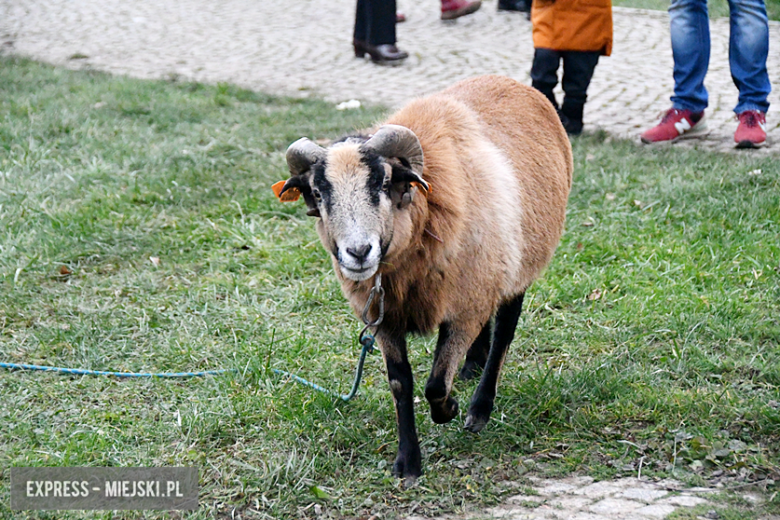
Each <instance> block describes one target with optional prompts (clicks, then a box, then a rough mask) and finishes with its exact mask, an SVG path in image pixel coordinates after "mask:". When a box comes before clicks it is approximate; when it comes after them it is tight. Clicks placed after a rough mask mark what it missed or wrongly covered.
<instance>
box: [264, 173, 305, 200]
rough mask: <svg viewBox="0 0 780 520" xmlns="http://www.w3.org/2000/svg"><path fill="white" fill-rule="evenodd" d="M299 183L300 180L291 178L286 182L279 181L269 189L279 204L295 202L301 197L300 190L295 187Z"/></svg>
mask: <svg viewBox="0 0 780 520" xmlns="http://www.w3.org/2000/svg"><path fill="white" fill-rule="evenodd" d="M299 183H300V179H299V178H296V177H291V178H289V179H287V180H286V181H279V182H277V183H276V184H274V185H273V186H271V189H272V190H273V191H274V195H276V198H277V199H279V201H281V202H295V201H296V200H298V199H299V198H300V196H301V190H300V188H299V187H298V186H297V185H298V184H299Z"/></svg>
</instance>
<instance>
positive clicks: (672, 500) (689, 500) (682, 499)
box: [657, 495, 707, 507]
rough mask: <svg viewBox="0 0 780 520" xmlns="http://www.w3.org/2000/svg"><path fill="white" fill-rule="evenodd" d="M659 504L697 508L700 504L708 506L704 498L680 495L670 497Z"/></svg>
mask: <svg viewBox="0 0 780 520" xmlns="http://www.w3.org/2000/svg"><path fill="white" fill-rule="evenodd" d="M657 503H658V504H671V505H673V506H683V507H695V506H698V505H699V504H706V503H707V501H706V500H704V499H703V498H699V497H695V496H691V495H679V496H674V497H668V498H665V499H663V500H660V501H658V502H657Z"/></svg>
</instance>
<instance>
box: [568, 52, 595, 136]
mask: <svg viewBox="0 0 780 520" xmlns="http://www.w3.org/2000/svg"><path fill="white" fill-rule="evenodd" d="M599 55H600V53H599V52H598V51H595V52H578V51H566V52H564V53H563V81H562V83H561V85H562V86H563V92H564V93H565V94H566V95H565V96H564V98H563V105H562V106H561V116H562V117H561V120H562V121H563V126H564V127H565V128H566V131H567V132H568V133H570V134H579V133H581V132H582V112H583V110H584V109H585V101H586V100H587V99H588V85H590V80H591V78H592V77H593V71H594V70H595V69H596V64H597V63H598V62H599Z"/></svg>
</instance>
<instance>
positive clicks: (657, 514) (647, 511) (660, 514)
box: [634, 504, 675, 518]
mask: <svg viewBox="0 0 780 520" xmlns="http://www.w3.org/2000/svg"><path fill="white" fill-rule="evenodd" d="M674 510H675V507H674V506H670V505H669V504H652V505H649V506H645V507H643V508H641V509H637V510H636V511H634V513H636V514H637V515H644V516H647V517H650V518H666V516H668V515H671V514H672V513H674Z"/></svg>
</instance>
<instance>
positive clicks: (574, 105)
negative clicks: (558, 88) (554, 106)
mask: <svg viewBox="0 0 780 520" xmlns="http://www.w3.org/2000/svg"><path fill="white" fill-rule="evenodd" d="M584 109H585V103H579V102H577V101H574V102H573V101H571V100H570V99H564V100H563V106H561V110H560V112H559V113H558V115H559V116H560V118H561V123H563V128H565V129H566V133H567V134H569V135H580V134H581V133H582V112H583V111H584Z"/></svg>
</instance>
